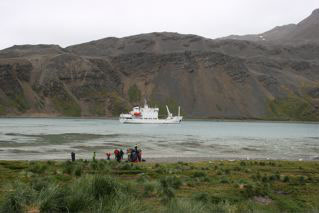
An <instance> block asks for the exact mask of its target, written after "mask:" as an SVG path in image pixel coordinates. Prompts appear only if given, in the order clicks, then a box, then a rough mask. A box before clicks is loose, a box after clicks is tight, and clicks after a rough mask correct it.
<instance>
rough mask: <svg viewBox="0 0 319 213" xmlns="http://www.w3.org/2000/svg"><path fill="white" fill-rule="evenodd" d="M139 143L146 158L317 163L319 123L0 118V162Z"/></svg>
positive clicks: (58, 156) (101, 151)
mask: <svg viewBox="0 0 319 213" xmlns="http://www.w3.org/2000/svg"><path fill="white" fill-rule="evenodd" d="M135 144H139V145H140V146H141V148H142V149H143V153H144V157H145V158H160V157H184V158H185V157H186V158H187V157H191V158H193V157H208V158H212V159H215V158H216V159H223V158H226V159H238V158H244V159H247V158H249V159H254V158H258V159H259V158H261V159H267V158H269V159H293V160H297V159H304V160H313V159H319V157H318V156H319V123H284V122H230V121H226V122H224V121H183V122H182V123H181V124H180V125H143V124H140V125H130V124H120V123H119V121H118V120H106V119H52V118H1V119H0V160H15V159H24V160H30V159H66V158H69V156H70V152H72V151H74V152H76V155H77V158H90V157H91V156H92V153H93V152H94V151H96V152H97V157H98V158H102V157H103V158H104V157H105V155H104V153H105V152H106V151H110V152H113V150H114V148H123V149H125V150H126V149H127V148H128V147H133V146H134V145H135Z"/></svg>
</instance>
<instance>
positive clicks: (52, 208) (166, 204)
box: [0, 160, 319, 213]
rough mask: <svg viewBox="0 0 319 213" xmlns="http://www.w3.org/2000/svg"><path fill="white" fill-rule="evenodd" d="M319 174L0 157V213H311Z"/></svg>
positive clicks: (219, 165)
mask: <svg viewBox="0 0 319 213" xmlns="http://www.w3.org/2000/svg"><path fill="white" fill-rule="evenodd" d="M300 168H301V169H300ZM318 174H319V163H318V162H293V161H233V162H228V161H213V162H198V163H183V162H178V163H162V164H149V163H141V164H132V163H126V162H121V163H118V162H115V161H105V160H96V161H94V162H93V161H88V160H78V161H75V162H71V161H62V162H60V161H49V162H48V161H33V162H24V161H12V162H4V161H0V181H1V183H3V184H0V210H1V211H0V212H9V213H10V212H30V211H31V212H32V211H33V212H39V211H40V212H293V211H295V212H296V211H297V212H316V210H317V209H318V207H319V204H318V203H319V198H318V196H317V192H318V190H319V185H318V183H319V176H318ZM263 200H266V201H267V202H266V203H263Z"/></svg>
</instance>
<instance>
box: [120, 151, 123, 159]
mask: <svg viewBox="0 0 319 213" xmlns="http://www.w3.org/2000/svg"><path fill="white" fill-rule="evenodd" d="M120 158H121V160H123V158H124V152H123V150H122V149H121V150H120Z"/></svg>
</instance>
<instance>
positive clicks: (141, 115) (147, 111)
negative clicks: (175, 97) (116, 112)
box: [120, 100, 183, 124]
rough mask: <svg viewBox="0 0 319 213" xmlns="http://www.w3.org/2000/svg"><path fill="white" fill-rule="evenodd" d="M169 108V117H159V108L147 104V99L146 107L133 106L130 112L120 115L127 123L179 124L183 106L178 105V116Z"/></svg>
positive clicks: (123, 121)
mask: <svg viewBox="0 0 319 213" xmlns="http://www.w3.org/2000/svg"><path fill="white" fill-rule="evenodd" d="M166 109H167V118H166V119H158V112H159V108H151V107H149V106H148V105H147V103H146V100H145V103H144V107H139V106H136V107H133V110H132V111H131V112H130V113H128V114H121V115H120V122H121V123H126V124H179V123H180V122H181V121H182V119H183V116H180V111H181V108H180V107H178V116H173V114H172V113H171V112H170V111H169V109H168V106H167V105H166Z"/></svg>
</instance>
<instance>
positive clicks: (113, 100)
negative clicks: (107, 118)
mask: <svg viewBox="0 0 319 213" xmlns="http://www.w3.org/2000/svg"><path fill="white" fill-rule="evenodd" d="M108 109H109V110H110V111H111V113H112V115H113V116H118V115H120V114H121V113H123V112H128V110H129V107H128V105H127V102H126V101H125V100H124V99H122V98H121V97H120V96H119V95H118V94H117V93H115V92H113V93H111V94H110V105H109V107H108Z"/></svg>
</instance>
